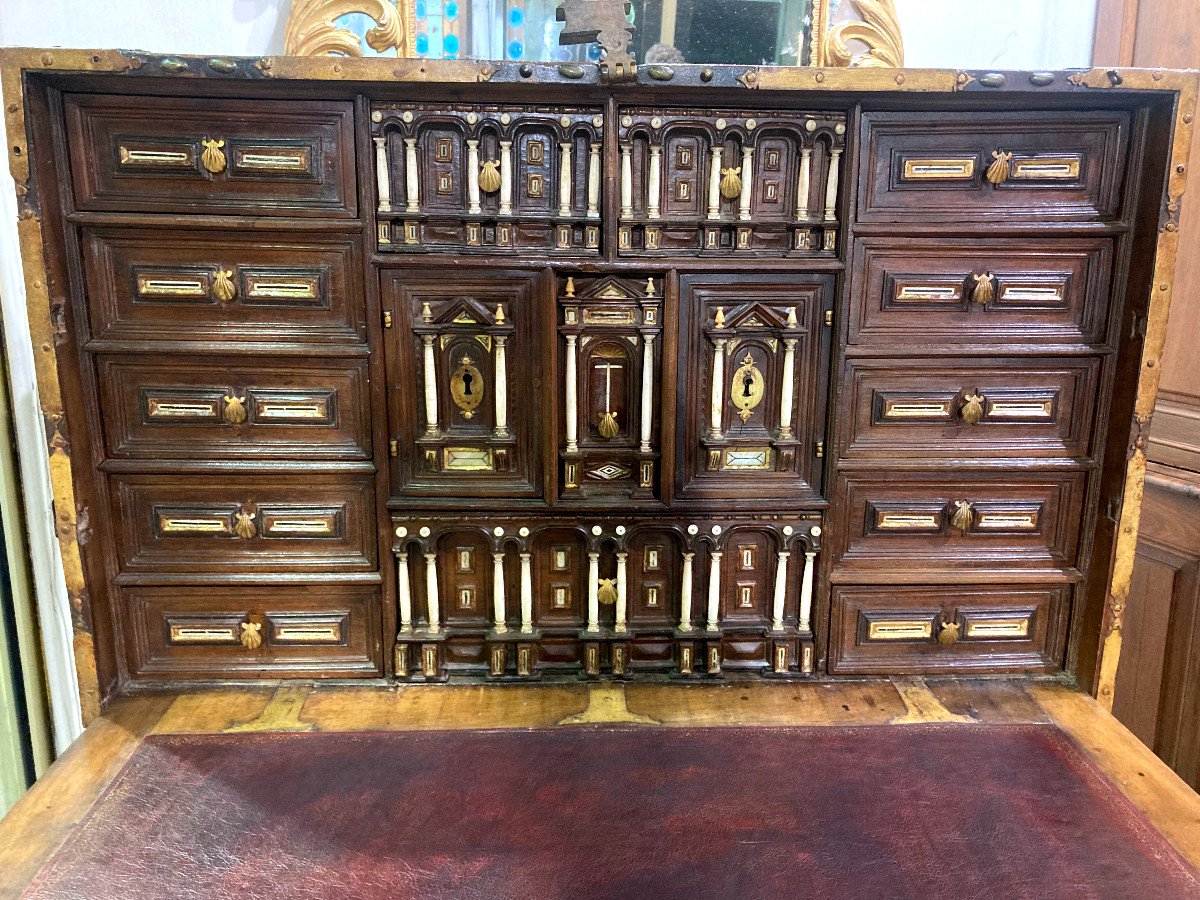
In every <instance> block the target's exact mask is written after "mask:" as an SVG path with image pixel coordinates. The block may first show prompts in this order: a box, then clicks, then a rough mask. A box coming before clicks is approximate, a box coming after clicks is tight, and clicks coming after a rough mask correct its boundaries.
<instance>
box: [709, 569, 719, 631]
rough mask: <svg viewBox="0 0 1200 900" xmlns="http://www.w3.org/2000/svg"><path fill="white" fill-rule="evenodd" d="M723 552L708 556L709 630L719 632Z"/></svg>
mask: <svg viewBox="0 0 1200 900" xmlns="http://www.w3.org/2000/svg"><path fill="white" fill-rule="evenodd" d="M721 556H722V554H721V551H720V550H714V551H713V552H712V553H710V554H709V555H708V559H709V569H708V630H709V631H717V630H718V628H717V617H718V616H719V615H720V611H721Z"/></svg>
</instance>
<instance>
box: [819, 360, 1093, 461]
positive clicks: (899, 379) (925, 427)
mask: <svg viewBox="0 0 1200 900" xmlns="http://www.w3.org/2000/svg"><path fill="white" fill-rule="evenodd" d="M1099 374H1100V359H1099V358H1098V357H1094V356H1091V357H1065V358H1062V359H1054V358H1038V359H1036V360H1024V359H1014V358H1004V357H994V358H990V359H965V358H963V357H957V358H954V359H853V360H849V361H847V363H846V374H845V382H844V383H845V389H844V391H843V396H846V395H848V396H849V397H850V407H849V412H848V414H847V415H846V417H845V419H844V421H845V423H846V426H845V427H846V433H845V436H844V438H843V443H842V447H841V450H840V453H841V455H842V456H843V457H851V458H858V457H884V458H894V457H895V455H896V454H907V455H918V454H919V455H923V456H942V457H953V456H969V457H971V458H978V457H980V456H1002V457H1005V456H1008V457H1015V456H1040V457H1056V456H1088V455H1090V453H1091V442H1092V441H1091V438H1092V427H1091V425H1092V408H1093V406H1094V404H1095V398H1096V384H1097V379H1098V378H1099Z"/></svg>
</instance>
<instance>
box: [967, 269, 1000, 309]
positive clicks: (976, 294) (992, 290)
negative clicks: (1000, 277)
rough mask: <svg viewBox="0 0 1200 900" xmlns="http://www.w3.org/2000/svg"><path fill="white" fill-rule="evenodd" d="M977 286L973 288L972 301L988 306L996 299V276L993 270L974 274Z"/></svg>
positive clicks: (973, 277)
mask: <svg viewBox="0 0 1200 900" xmlns="http://www.w3.org/2000/svg"><path fill="white" fill-rule="evenodd" d="M971 278H972V279H974V281H975V286H974V287H973V288H971V302H972V303H978V304H979V305H980V306H987V305H988V304H989V303H991V302H992V301H993V300H995V299H996V276H995V275H993V274H992V273H991V272H980V273H979V274H978V275H972V276H971Z"/></svg>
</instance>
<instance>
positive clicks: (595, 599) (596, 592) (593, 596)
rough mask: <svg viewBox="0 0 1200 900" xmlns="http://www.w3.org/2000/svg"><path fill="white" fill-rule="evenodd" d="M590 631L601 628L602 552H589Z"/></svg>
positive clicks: (588, 628) (588, 627) (588, 625)
mask: <svg viewBox="0 0 1200 900" xmlns="http://www.w3.org/2000/svg"><path fill="white" fill-rule="evenodd" d="M587 630H588V631H599V630H600V554H599V553H589V554H588V623H587Z"/></svg>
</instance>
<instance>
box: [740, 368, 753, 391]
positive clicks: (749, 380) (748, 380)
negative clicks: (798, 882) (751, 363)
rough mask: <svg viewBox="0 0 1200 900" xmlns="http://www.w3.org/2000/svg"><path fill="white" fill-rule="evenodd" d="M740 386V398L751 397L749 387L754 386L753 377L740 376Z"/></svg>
mask: <svg viewBox="0 0 1200 900" xmlns="http://www.w3.org/2000/svg"><path fill="white" fill-rule="evenodd" d="M742 384H743V385H744V388H743V390H742V396H743V397H750V396H752V395H751V393H750V386H751V385H753V384H754V376H753V375H751V374H749V373H747V374H745V375H743V376H742Z"/></svg>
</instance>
